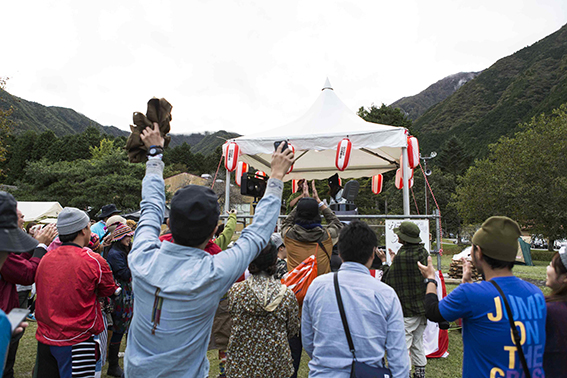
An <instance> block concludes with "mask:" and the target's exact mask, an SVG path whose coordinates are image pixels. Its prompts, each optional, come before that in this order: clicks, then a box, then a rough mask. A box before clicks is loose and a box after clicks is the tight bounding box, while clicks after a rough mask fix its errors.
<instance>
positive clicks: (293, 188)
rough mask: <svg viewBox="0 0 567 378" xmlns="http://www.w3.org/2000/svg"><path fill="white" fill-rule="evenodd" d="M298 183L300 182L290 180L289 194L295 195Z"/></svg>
mask: <svg viewBox="0 0 567 378" xmlns="http://www.w3.org/2000/svg"><path fill="white" fill-rule="evenodd" d="M299 181H300V180H292V181H291V192H292V193H297V190H298V189H299Z"/></svg>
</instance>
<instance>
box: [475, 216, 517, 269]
mask: <svg viewBox="0 0 567 378" xmlns="http://www.w3.org/2000/svg"><path fill="white" fill-rule="evenodd" d="M521 234H522V232H521V230H520V226H518V223H516V222H515V221H514V220H512V219H510V218H508V217H500V216H495V217H490V218H488V219H487V220H486V221H484V223H483V224H482V226H481V227H480V229H478V231H477V232H475V234H474V236H473V238H472V243H473V244H474V245H478V246H479V247H480V249H481V250H482V253H483V254H484V255H486V256H488V257H492V258H493V259H496V260H500V261H508V262H511V261H516V254H517V253H518V238H519V237H520V236H521Z"/></svg>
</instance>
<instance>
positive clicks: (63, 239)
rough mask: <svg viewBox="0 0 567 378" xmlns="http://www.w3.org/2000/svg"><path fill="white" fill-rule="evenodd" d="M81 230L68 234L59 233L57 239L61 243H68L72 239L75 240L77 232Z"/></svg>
mask: <svg viewBox="0 0 567 378" xmlns="http://www.w3.org/2000/svg"><path fill="white" fill-rule="evenodd" d="M81 231H82V230H79V231H77V232H74V233H72V234H68V235H59V240H60V241H61V243H69V242H72V241H73V240H75V239H76V238H77V236H79V232H81Z"/></svg>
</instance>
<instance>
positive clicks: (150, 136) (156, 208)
mask: <svg viewBox="0 0 567 378" xmlns="http://www.w3.org/2000/svg"><path fill="white" fill-rule="evenodd" d="M141 138H142V141H143V142H144V144H145V145H146V147H147V148H148V150H149V149H150V147H151V146H160V147H163V138H162V136H161V134H160V131H159V126H158V124H157V123H155V122H154V128H153V129H151V128H149V127H146V128H145V129H144V131H142V134H141ZM163 168H164V164H163V162H162V161H161V155H157V156H155V157H150V158H149V159H148V162H147V163H146V176H145V177H144V180H143V181H142V202H141V203H140V207H141V215H140V221H139V222H138V226H137V228H136V233H135V236H134V243H133V245H132V251H131V252H130V258H131V261H132V262H134V261H135V259H136V257H137V255H138V254H142V253H144V251H150V250H153V249H152V248H144V247H143V245H146V244H147V243H159V239H158V238H159V233H160V231H161V224H162V223H163V216H164V212H165V184H164V181H163Z"/></svg>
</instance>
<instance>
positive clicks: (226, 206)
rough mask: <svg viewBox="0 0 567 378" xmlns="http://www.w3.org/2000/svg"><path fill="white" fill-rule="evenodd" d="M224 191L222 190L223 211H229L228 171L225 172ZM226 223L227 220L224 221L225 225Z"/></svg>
mask: <svg viewBox="0 0 567 378" xmlns="http://www.w3.org/2000/svg"><path fill="white" fill-rule="evenodd" d="M224 181H225V189H224V211H225V212H227V211H230V171H229V170H228V169H227V170H226V178H225V180H224ZM226 222H228V218H227V219H226V221H225V223H226Z"/></svg>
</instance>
